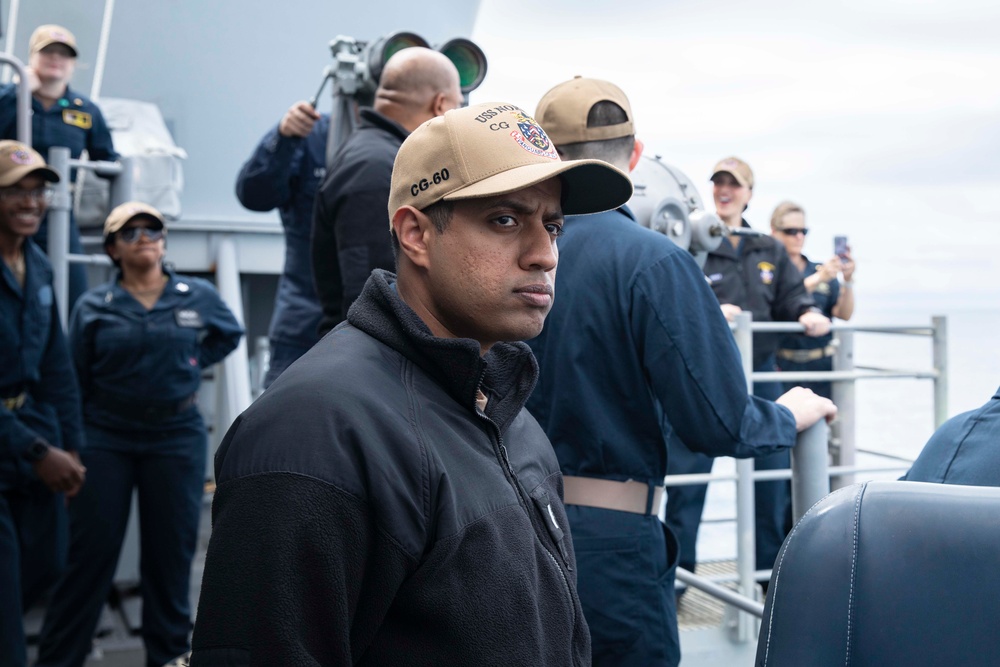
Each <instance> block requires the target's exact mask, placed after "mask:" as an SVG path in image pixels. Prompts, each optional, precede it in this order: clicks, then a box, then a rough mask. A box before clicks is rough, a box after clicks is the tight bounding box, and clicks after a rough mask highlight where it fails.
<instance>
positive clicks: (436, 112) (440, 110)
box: [431, 93, 448, 116]
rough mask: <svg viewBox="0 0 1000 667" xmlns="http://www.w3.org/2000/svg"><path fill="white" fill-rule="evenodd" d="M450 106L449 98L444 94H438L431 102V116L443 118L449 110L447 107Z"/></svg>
mask: <svg viewBox="0 0 1000 667" xmlns="http://www.w3.org/2000/svg"><path fill="white" fill-rule="evenodd" d="M447 104H448V96H447V95H445V94H444V93H438V94H437V95H435V96H434V99H432V100H431V115H432V116H443V115H444V112H445V111H447V110H448V108H446V106H445V105H447Z"/></svg>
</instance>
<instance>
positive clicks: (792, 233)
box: [779, 227, 809, 236]
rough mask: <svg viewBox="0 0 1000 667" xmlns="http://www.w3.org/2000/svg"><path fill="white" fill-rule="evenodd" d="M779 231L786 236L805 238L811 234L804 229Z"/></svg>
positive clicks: (794, 228)
mask: <svg viewBox="0 0 1000 667" xmlns="http://www.w3.org/2000/svg"><path fill="white" fill-rule="evenodd" d="M779 231H781V233H782V234H784V235H785V236H798V235H799V234H802V236H805V235H806V234H808V233H809V230H808V229H806V228H804V227H784V228H782V229H781V230H779Z"/></svg>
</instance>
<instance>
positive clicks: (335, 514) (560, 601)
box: [191, 271, 590, 667]
mask: <svg viewBox="0 0 1000 667" xmlns="http://www.w3.org/2000/svg"><path fill="white" fill-rule="evenodd" d="M394 282H395V277H394V276H393V275H392V274H391V273H388V272H385V271H375V272H374V273H373V274H372V276H371V278H370V279H369V280H368V282H367V284H366V285H365V289H364V291H363V292H362V294H361V296H360V297H359V298H358V300H357V301H356V302H355V304H354V305H353V306H352V307H351V309H350V311H349V313H348V321H347V322H346V323H344V324H341V325H340V326H338V327H337V328H336V330H335V331H334V332H333V333H331V334H330V335H328V336H327V337H325V338H324V339H323V340H322V341H320V342H319V343H318V344H317V345H316V346H315V347H313V349H312V350H310V351H309V352H308V353H307V354H306V355H305V356H303V357H302V358H301V359H300V360H299V361H297V362H296V363H295V364H294V365H292V366H291V367H290V368H289V369H288V370H287V371H285V372H284V373H283V374H282V375H281V377H279V378H278V380H277V381H275V383H274V384H272V385H271V387H270V388H268V390H267V391H266V392H265V393H264V394H263V395H262V396H261V397H260V398H259V399H258V400H257V401H256V402H255V403H254V404H253V405H252V406H250V408H248V409H247V410H246V412H244V413H243V415H241V416H240V418H239V419H237V420H236V422H235V423H234V424H233V426H232V427H231V428H230V429H229V433H228V434H227V435H226V438H225V440H224V441H223V443H222V446H221V448H220V449H219V453H218V455H217V456H216V461H215V466H216V477H217V481H218V489H217V491H216V495H215V501H214V504H213V507H212V517H213V520H212V539H211V542H210V544H209V548H208V556H207V562H206V566H205V575H204V579H203V585H202V591H201V602H200V605H199V609H198V620H197V623H196V625H195V631H194V642H193V646H194V655H193V658H192V662H191V664H192V665H193V666H194V667H202V666H204V665H268V666H271V665H350V664H355V665H428V666H429V665H456V666H459V665H461V666H463V667H464V666H466V665H552V666H558V667H566V666H567V665H589V664H590V638H589V633H588V631H587V626H586V622H585V621H584V619H583V614H582V612H581V609H580V603H579V599H578V597H577V593H576V581H575V571H574V570H575V566H574V556H573V547H572V543H571V541H570V537H569V533H568V530H567V520H566V514H565V510H564V508H563V504H562V501H561V497H562V477H561V474H560V472H559V465H558V463H557V461H556V458H555V455H554V454H553V452H552V449H551V446H550V445H549V442H548V440H547V439H546V438H545V435H544V433H543V432H542V430H541V428H540V427H539V426H538V424H537V422H536V421H535V420H534V418H532V417H531V416H530V415H529V414H528V413H527V412H526V411H525V410H524V409H523V405H524V401H525V400H526V398H527V396H528V394H529V393H530V391H531V389H532V388H533V387H534V383H535V379H536V377H537V372H538V371H537V364H536V363H535V360H534V357H533V356H532V355H531V353H530V351H529V350H528V348H527V346H526V345H524V344H523V343H513V344H503V343H501V344H497V345H495V346H494V347H493V348H492V349H491V350H490V352H489V353H488V354H487V355H485V357H480V354H479V345H478V343H477V342H475V341H472V340H468V339H442V338H435V337H433V336H432V335H431V334H430V332H429V330H428V329H427V327H426V326H425V325H424V323H423V322H422V321H421V320H420V319H419V318H418V317H417V316H416V314H415V313H414V312H413V311H412V310H411V309H410V308H409V307H408V306H406V304H404V303H403V302H402V300H401V299H400V298H399V296H398V294H397V292H396V289H395V284H394ZM477 388H481V389H482V391H483V392H484V393H485V394H486V395H487V397H488V399H489V402H488V404H487V408H486V411H485V413H483V412H480V411H479V410H478V409H477V407H476V391H477Z"/></svg>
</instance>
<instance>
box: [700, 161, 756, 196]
mask: <svg viewBox="0 0 1000 667" xmlns="http://www.w3.org/2000/svg"><path fill="white" fill-rule="evenodd" d="M722 172H726V173H727V174H732V175H733V178H735V179H736V182H737V183H739V184H740V185H742V186H743V187H745V188H751V189H753V171H751V170H750V165H748V164H747V163H746V162H744V161H743V160H741V159H739V158H738V157H727V158H725V159H723V160H719V163H718V164H717V165H715V168H714V169H712V178H715V175H716V174H719V173H722ZM712 178H710V179H708V180H712Z"/></svg>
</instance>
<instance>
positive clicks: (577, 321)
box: [528, 208, 795, 667]
mask: <svg viewBox="0 0 1000 667" xmlns="http://www.w3.org/2000/svg"><path fill="white" fill-rule="evenodd" d="M559 255H560V257H559V271H558V273H557V278H556V292H555V294H556V298H555V303H554V305H553V308H552V311H551V312H550V313H549V315H548V317H547V318H546V321H545V328H544V329H543V331H542V333H541V335H539V336H538V337H537V338H535V339H534V340H531V341H528V344H529V345H530V346H531V348H532V351H533V352H534V353H535V356H536V357H537V359H538V363H539V366H540V374H539V380H538V384H537V386H536V387H535V391H534V393H533V394H532V396H531V398H530V399H529V400H528V409H529V410H530V411H531V413H532V414H533V415H534V416H535V418H536V419H538V422H539V423H540V424H541V425H542V428H544V429H545V432H546V434H547V435H548V436H549V439H550V440H551V441H552V445H553V447H554V448H555V451H556V456H557V457H558V459H559V464H560V468H561V469H562V472H563V474H564V475H573V476H582V477H600V478H605V479H612V480H619V481H624V480H628V479H633V480H637V481H641V482H645V483H646V484H649V485H650V486H651V487H653V486H656V485H662V483H663V477H664V475H665V474H666V471H667V461H668V458H669V457H672V456H673V451H674V448H675V447H676V446H677V445H678V443H679V442H680V441H681V440H683V441H684V442H686V443H687V444H688V446H689V447H691V448H692V449H695V450H697V451H699V452H704V453H705V454H707V455H710V456H738V457H751V456H755V455H758V454H761V453H769V452H774V451H776V450H785V449H787V448H788V447H791V446H793V445H794V444H795V422H794V418H793V417H792V414H791V412H790V411H789V410H787V409H786V408H784V407H781V406H778V405H775V404H773V403H768V402H766V401H761V400H758V399H756V398H753V397H750V396H748V395H747V391H746V380H745V378H744V375H743V370H742V366H741V364H740V359H739V351H738V350H737V348H736V344H735V342H734V340H733V336H732V334H731V333H730V331H729V327H728V325H727V324H726V321H725V318H724V317H723V316H722V312H721V311H720V310H719V306H718V303H717V302H716V300H715V298H714V297H713V295H712V292H711V290H710V289H709V288H708V286H707V285H706V283H705V277H704V276H703V275H702V273H701V271H700V270H699V268H698V265H697V264H696V263H695V261H694V259H693V258H692V257H691V256H690V255H689V254H688V253H687V252H685V251H683V250H681V249H680V248H678V247H677V246H676V245H675V244H674V243H673V242H672V241H670V240H669V239H667V238H666V237H664V236H663V235H661V234H657V233H656V232H653V231H650V230H648V229H645V228H643V227H641V226H639V225H638V224H636V223H635V219H634V217H633V216H632V213H631V212H630V211H629V210H628V209H627V208H621V209H618V210H617V211H609V212H607V213H601V214H597V215H590V216H581V217H572V218H569V219H568V220H567V223H566V225H565V234H564V235H563V236H562V237H561V238H560V239H559ZM668 454H669V456H668ZM669 493H673V490H672V489H671V490H670V492H669ZM651 494H652V491H651ZM650 510H651V512H647V514H645V515H642V514H633V513H628V512H621V511H616V510H609V509H599V508H593V507H583V506H579V505H568V506H567V513H568V517H569V522H570V527H571V529H572V534H573V543H574V545H575V547H576V559H577V567H578V572H577V581H578V582H579V583H578V587H579V592H580V599H581V601H582V603H583V609H584V615H585V616H586V618H587V623H588V624H589V625H590V631H591V637H592V641H593V661H594V662H593V664H594V665H595V666H602V665H609V666H610V665H614V666H616V667H620V666H625V667H628V666H630V665H636V666H639V665H641V666H643V667H648V666H650V665H676V664H677V662H678V660H679V659H680V648H679V646H678V640H677V620H676V608H675V602H674V590H673V588H674V569H675V565H676V562H677V561H676V558H677V546H676V540H675V539H674V537H673V535H672V534H671V532H670V530H669V529H668V528H667V527H666V526H664V525H663V524H662V523H661V522H660V521H659V519H658V518H657V517H656V512H657V511H658V508H650Z"/></svg>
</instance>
